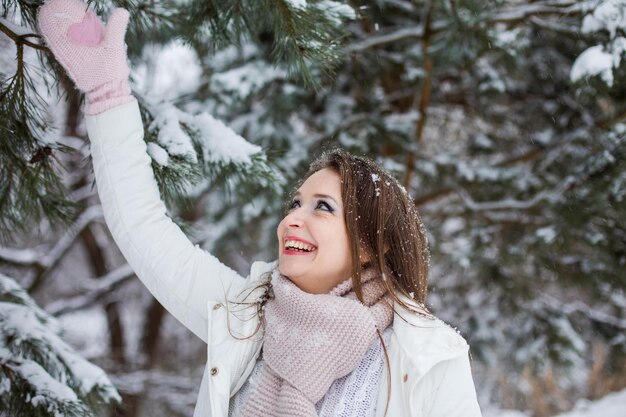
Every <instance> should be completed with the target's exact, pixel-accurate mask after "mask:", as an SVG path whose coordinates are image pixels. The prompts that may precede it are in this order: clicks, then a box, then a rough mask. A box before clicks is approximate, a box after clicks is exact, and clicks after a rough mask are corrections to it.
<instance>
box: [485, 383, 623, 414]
mask: <svg viewBox="0 0 626 417" xmlns="http://www.w3.org/2000/svg"><path fill="white" fill-rule="evenodd" d="M625 416H626V389H624V390H622V391H619V392H614V393H612V394H609V395H607V396H605V397H603V398H601V399H599V400H597V401H588V400H580V401H579V402H578V403H577V404H576V407H574V409H573V410H572V411H569V412H567V413H563V414H559V415H558V416H555V417H625ZM483 417H530V414H528V413H524V412H521V411H516V410H499V409H495V408H491V409H489V408H487V409H485V410H483Z"/></svg>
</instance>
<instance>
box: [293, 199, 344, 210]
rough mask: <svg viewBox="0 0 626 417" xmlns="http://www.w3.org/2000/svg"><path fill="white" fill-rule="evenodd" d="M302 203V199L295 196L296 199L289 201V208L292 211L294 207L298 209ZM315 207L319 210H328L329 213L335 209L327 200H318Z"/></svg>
mask: <svg viewBox="0 0 626 417" xmlns="http://www.w3.org/2000/svg"><path fill="white" fill-rule="evenodd" d="M300 205H301V203H300V200H298V199H297V198H295V199H293V200H292V201H291V203H289V210H290V211H291V210H293V209H296V208H298V207H300ZM315 209H316V210H318V209H319V210H323V211H327V212H329V213H332V212H334V211H335V209H334V208H333V207H332V206H331V205H330V204H328V203H327V202H326V201H324V200H317V202H316V204H315Z"/></svg>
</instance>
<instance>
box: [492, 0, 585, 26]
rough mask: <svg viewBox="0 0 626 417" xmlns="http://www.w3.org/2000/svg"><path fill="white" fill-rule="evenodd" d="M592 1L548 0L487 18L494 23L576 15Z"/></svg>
mask: <svg viewBox="0 0 626 417" xmlns="http://www.w3.org/2000/svg"><path fill="white" fill-rule="evenodd" d="M592 3H593V2H591V1H576V0H563V1H548V2H543V3H530V4H522V5H520V6H515V7H511V8H509V9H506V10H502V11H500V12H499V13H496V14H494V15H492V16H488V17H487V19H486V20H488V21H489V22H492V23H497V22H504V23H514V22H519V21H523V20H525V19H527V18H529V17H532V16H537V15H560V16H565V15H574V14H581V13H584V12H585V11H586V10H589V8H590V7H591V6H592Z"/></svg>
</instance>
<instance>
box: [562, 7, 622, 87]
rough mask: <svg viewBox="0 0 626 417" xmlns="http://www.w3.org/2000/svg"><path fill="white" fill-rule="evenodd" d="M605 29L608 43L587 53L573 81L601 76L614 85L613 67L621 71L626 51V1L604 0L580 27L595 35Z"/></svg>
mask: <svg viewBox="0 0 626 417" xmlns="http://www.w3.org/2000/svg"><path fill="white" fill-rule="evenodd" d="M603 30H606V31H607V32H608V33H609V41H608V43H606V44H605V45H595V46H592V47H590V48H588V49H587V50H585V51H584V52H583V53H582V54H581V55H580V56H579V57H578V58H577V59H576V61H575V62H574V65H573V66H572V70H571V72H570V79H571V80H572V81H573V82H576V81H578V80H580V79H582V78H584V77H589V76H595V75H599V76H600V78H601V79H602V80H603V81H604V82H605V83H606V84H607V85H608V86H609V87H611V86H612V85H613V68H618V67H619V66H620V64H621V61H622V57H623V56H624V54H625V52H626V38H624V37H623V36H622V34H623V33H625V32H626V0H604V1H600V2H598V4H597V5H595V7H593V9H592V12H591V13H590V14H588V15H587V16H585V18H584V19H583V22H582V24H581V32H582V33H586V34H592V33H595V32H599V31H603Z"/></svg>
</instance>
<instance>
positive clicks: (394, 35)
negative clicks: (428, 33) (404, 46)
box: [346, 26, 424, 53]
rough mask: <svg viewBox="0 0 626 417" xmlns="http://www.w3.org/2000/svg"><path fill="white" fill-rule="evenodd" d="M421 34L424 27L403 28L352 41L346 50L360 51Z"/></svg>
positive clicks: (420, 36) (414, 37)
mask: <svg viewBox="0 0 626 417" xmlns="http://www.w3.org/2000/svg"><path fill="white" fill-rule="evenodd" d="M423 36H424V28H423V27H422V26H415V27H409V28H403V29H399V30H396V31H393V32H390V33H386V34H384V35H378V36H371V37H369V38H367V39H365V40H362V41H360V42H357V43H353V44H351V45H349V46H348V47H347V48H346V52H348V53H349V52H361V51H364V50H366V49H371V48H377V47H380V46H385V45H387V44H390V43H395V42H398V41H402V40H405V39H421V38H422V37H423Z"/></svg>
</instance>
